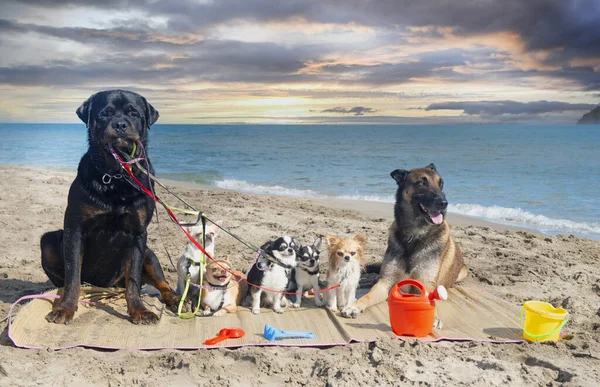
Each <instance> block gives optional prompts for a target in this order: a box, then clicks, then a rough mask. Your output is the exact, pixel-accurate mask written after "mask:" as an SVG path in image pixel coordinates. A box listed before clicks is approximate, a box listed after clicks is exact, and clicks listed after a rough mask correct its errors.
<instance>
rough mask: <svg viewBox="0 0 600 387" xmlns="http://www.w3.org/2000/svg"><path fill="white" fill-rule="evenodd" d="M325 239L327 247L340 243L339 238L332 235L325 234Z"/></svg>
mask: <svg viewBox="0 0 600 387" xmlns="http://www.w3.org/2000/svg"><path fill="white" fill-rule="evenodd" d="M325 241H326V242H327V245H328V246H329V247H331V246H335V245H337V244H338V243H340V238H339V237H336V236H334V235H325Z"/></svg>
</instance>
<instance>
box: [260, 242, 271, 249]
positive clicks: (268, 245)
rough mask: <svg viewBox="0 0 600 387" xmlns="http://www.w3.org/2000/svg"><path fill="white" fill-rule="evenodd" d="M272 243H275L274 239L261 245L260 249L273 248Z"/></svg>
mask: <svg viewBox="0 0 600 387" xmlns="http://www.w3.org/2000/svg"><path fill="white" fill-rule="evenodd" d="M272 244H273V241H268V242H267V243H265V244H264V245H262V246H260V249H261V250H271V245H272Z"/></svg>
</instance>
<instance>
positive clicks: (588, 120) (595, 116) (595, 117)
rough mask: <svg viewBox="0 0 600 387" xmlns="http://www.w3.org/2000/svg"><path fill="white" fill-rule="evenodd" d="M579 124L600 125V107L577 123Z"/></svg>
mask: <svg viewBox="0 0 600 387" xmlns="http://www.w3.org/2000/svg"><path fill="white" fill-rule="evenodd" d="M577 123H578V124H584V125H585V124H600V106H596V107H595V108H593V109H592V111H590V112H589V113H586V114H584V115H583V117H581V118H580V119H579V121H577Z"/></svg>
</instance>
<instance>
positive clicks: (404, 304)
mask: <svg viewBox="0 0 600 387" xmlns="http://www.w3.org/2000/svg"><path fill="white" fill-rule="evenodd" d="M407 285H408V286H414V287H415V288H417V289H419V291H420V294H410V293H404V292H403V291H402V290H401V288H402V287H403V286H407ZM447 299H448V292H447V291H446V288H445V287H443V286H442V285H440V286H438V287H437V289H435V291H433V292H432V293H429V292H428V291H427V289H426V288H425V285H423V284H422V283H421V282H419V281H416V280H412V279H407V280H404V281H400V282H398V283H397V284H396V285H394V287H393V288H392V290H391V291H390V296H389V297H388V307H389V310H390V324H391V326H392V331H393V332H394V333H395V334H396V335H398V336H415V337H424V336H427V335H428V334H430V333H431V331H432V330H433V322H434V319H435V300H447Z"/></svg>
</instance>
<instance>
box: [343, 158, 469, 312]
mask: <svg viewBox="0 0 600 387" xmlns="http://www.w3.org/2000/svg"><path fill="white" fill-rule="evenodd" d="M390 175H391V176H392V178H393V179H394V180H396V183H397V184H398V191H397V192H396V204H395V206H394V223H392V226H391V227H390V234H389V239H388V247H387V250H386V252H385V255H384V257H383V262H382V264H381V270H380V273H379V274H380V275H379V281H377V283H376V284H375V285H374V286H373V287H372V288H371V290H370V291H369V292H368V293H367V294H365V295H364V296H363V297H361V298H360V299H359V300H358V301H356V302H355V303H354V304H353V305H350V306H348V307H346V308H345V309H343V310H342V316H344V317H352V318H356V317H357V316H358V315H360V313H361V312H362V311H363V310H365V309H366V308H368V307H370V306H372V305H376V304H379V303H381V302H384V301H386V300H387V298H388V295H389V292H390V290H391V288H392V287H393V286H394V285H395V284H396V283H398V282H399V281H401V280H403V279H407V278H411V279H415V280H417V281H420V282H422V283H423V284H425V286H427V288H428V289H430V290H433V289H435V288H436V287H437V286H438V285H444V286H445V287H447V288H450V287H452V285H454V283H455V282H458V281H462V280H463V279H465V278H466V276H467V273H468V271H467V267H466V266H465V263H464V261H463V258H462V253H461V251H460V247H459V246H457V245H456V244H455V243H454V240H453V239H452V237H451V236H450V226H448V223H446V220H445V219H444V217H445V216H446V208H447V207H448V201H447V200H446V195H444V191H443V189H444V180H443V179H442V177H441V176H440V175H439V174H438V173H437V170H436V168H435V165H433V164H429V165H428V166H427V167H425V168H415V169H411V170H410V171H405V170H402V169H396V170H395V171H393V172H392V173H391V174H390ZM407 290H409V291H410V289H407Z"/></svg>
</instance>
